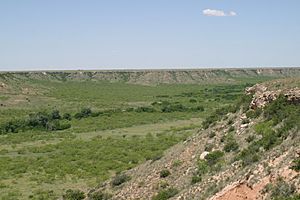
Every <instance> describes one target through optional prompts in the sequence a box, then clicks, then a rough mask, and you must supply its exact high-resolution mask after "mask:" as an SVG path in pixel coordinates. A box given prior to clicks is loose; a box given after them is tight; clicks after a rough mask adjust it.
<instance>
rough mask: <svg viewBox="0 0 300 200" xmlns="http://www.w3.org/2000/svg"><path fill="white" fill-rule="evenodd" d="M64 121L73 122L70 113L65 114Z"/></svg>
mask: <svg viewBox="0 0 300 200" xmlns="http://www.w3.org/2000/svg"><path fill="white" fill-rule="evenodd" d="M63 119H65V120H69V121H71V120H72V116H71V114H70V113H65V114H64V115H63Z"/></svg>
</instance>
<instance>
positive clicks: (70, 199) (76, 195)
mask: <svg viewBox="0 0 300 200" xmlns="http://www.w3.org/2000/svg"><path fill="white" fill-rule="evenodd" d="M84 198H85V195H84V192H82V191H80V190H71V189H69V190H67V191H66V193H65V194H64V195H63V199H64V200H81V199H84Z"/></svg>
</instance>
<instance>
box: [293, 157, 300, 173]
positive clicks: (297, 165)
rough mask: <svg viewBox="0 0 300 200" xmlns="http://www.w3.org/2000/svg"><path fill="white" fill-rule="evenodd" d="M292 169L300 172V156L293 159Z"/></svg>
mask: <svg viewBox="0 0 300 200" xmlns="http://www.w3.org/2000/svg"><path fill="white" fill-rule="evenodd" d="M291 169H293V170H295V171H296V172H300V158H297V159H295V160H294V161H293V165H292V166H291Z"/></svg>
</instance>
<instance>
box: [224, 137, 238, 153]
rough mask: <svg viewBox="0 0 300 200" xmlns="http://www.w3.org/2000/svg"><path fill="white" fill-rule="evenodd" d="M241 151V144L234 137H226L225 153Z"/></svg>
mask: <svg viewBox="0 0 300 200" xmlns="http://www.w3.org/2000/svg"><path fill="white" fill-rule="evenodd" d="M238 149H239V144H238V143H237V142H236V140H235V139H234V137H233V135H229V136H227V137H226V141H225V146H224V151H225V152H231V151H237V150H238Z"/></svg>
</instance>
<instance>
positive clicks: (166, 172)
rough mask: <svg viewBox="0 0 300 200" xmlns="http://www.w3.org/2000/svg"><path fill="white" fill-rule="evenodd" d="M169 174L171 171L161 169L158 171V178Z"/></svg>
mask: <svg viewBox="0 0 300 200" xmlns="http://www.w3.org/2000/svg"><path fill="white" fill-rule="evenodd" d="M170 174H171V172H170V171H169V170H167V169H164V170H161V171H160V173H159V177H160V178H166V177H168V176H169V175H170Z"/></svg>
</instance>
